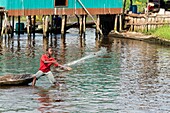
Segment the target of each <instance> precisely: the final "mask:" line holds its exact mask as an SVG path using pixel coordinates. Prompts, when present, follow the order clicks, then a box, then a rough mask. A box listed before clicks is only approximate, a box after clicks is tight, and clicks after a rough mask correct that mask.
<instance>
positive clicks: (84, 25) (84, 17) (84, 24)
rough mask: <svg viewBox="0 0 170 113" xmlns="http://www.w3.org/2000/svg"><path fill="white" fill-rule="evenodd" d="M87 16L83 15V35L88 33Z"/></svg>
mask: <svg viewBox="0 0 170 113" xmlns="http://www.w3.org/2000/svg"><path fill="white" fill-rule="evenodd" d="M86 17H87V16H86V15H83V33H85V32H86Z"/></svg>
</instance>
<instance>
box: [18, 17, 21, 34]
mask: <svg viewBox="0 0 170 113" xmlns="http://www.w3.org/2000/svg"><path fill="white" fill-rule="evenodd" d="M20 19H21V18H20V16H18V35H19V36H20V22H21V21H20Z"/></svg>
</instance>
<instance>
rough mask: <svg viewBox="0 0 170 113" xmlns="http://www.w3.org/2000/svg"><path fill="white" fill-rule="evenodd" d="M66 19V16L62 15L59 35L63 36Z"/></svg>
mask: <svg viewBox="0 0 170 113" xmlns="http://www.w3.org/2000/svg"><path fill="white" fill-rule="evenodd" d="M66 19H67V16H66V15H62V24H61V34H62V35H63V34H65V27H66V22H67V21H66Z"/></svg>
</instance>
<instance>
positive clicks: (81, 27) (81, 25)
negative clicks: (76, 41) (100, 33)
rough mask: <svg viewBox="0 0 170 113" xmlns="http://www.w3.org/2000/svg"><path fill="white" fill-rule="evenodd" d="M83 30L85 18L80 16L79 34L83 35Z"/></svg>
mask: <svg viewBox="0 0 170 113" xmlns="http://www.w3.org/2000/svg"><path fill="white" fill-rule="evenodd" d="M82 30H83V18H82V16H80V18H79V34H80V35H81V34H82Z"/></svg>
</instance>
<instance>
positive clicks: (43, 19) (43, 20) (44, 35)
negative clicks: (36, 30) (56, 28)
mask: <svg viewBox="0 0 170 113" xmlns="http://www.w3.org/2000/svg"><path fill="white" fill-rule="evenodd" d="M42 22H43V25H42V27H43V37H46V33H45V16H44V15H43V17H42Z"/></svg>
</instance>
